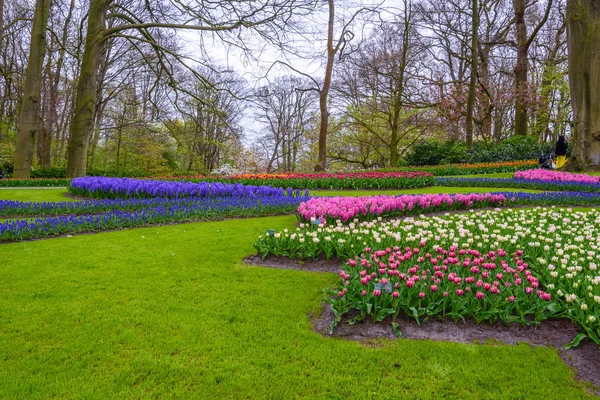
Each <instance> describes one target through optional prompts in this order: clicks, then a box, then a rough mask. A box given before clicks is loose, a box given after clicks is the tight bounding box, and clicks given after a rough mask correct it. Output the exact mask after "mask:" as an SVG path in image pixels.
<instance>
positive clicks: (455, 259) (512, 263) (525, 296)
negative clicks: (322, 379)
mask: <svg viewBox="0 0 600 400" xmlns="http://www.w3.org/2000/svg"><path fill="white" fill-rule="evenodd" d="M522 255H523V252H522V251H521V250H517V251H516V252H515V254H514V257H510V256H508V255H507V253H506V251H504V250H503V249H497V250H496V251H489V252H486V253H482V252H480V251H479V250H473V249H460V250H459V249H458V247H457V246H450V248H449V249H447V250H446V249H444V248H442V247H436V248H435V249H434V252H432V253H425V252H421V251H420V248H417V247H416V248H412V249H411V248H410V247H406V248H404V249H400V247H398V246H395V247H393V248H390V247H388V248H386V249H382V250H372V249H371V248H366V249H365V250H364V252H363V253H362V254H361V255H360V256H356V257H355V258H354V259H351V260H349V261H348V262H347V263H346V264H345V266H344V270H342V271H341V272H340V274H339V275H340V277H341V278H342V281H341V282H340V284H339V285H338V287H337V289H335V290H334V291H331V292H329V293H330V295H331V296H330V297H329V298H328V302H329V303H330V304H331V308H332V310H333V312H334V314H335V316H336V318H335V320H334V321H333V324H332V325H331V328H330V329H333V328H334V327H335V325H337V324H338V323H339V322H340V321H341V319H342V317H343V316H344V315H345V314H347V313H349V312H350V311H354V312H356V313H357V315H356V317H355V318H353V319H352V320H351V321H350V323H351V324H353V323H356V322H358V321H362V320H365V319H366V318H367V317H368V316H370V317H371V318H372V319H373V320H374V321H376V322H377V321H382V320H383V319H384V318H386V317H388V316H391V318H392V321H393V322H392V323H393V327H394V328H395V329H396V330H397V328H398V325H397V324H396V323H395V320H396V318H398V317H399V316H400V317H404V318H410V319H415V320H416V322H417V323H420V321H423V320H426V319H428V318H430V317H435V318H453V319H455V320H458V319H462V320H464V319H465V318H472V319H474V320H475V322H477V323H480V322H483V321H486V322H490V323H494V322H496V321H501V322H503V323H505V324H506V323H511V322H517V323H521V324H530V323H539V322H541V321H543V320H545V319H547V318H549V317H551V316H554V315H557V314H558V313H559V310H560V307H558V305H557V304H556V303H554V302H552V301H551V300H552V295H551V294H550V293H547V292H545V291H544V290H543V289H542V288H541V286H540V284H539V280H538V278H536V277H535V276H534V275H533V274H532V272H531V271H530V270H529V268H528V267H529V265H528V264H527V263H526V262H524V261H523V260H522V258H521V256H522ZM397 333H398V334H400V332H397Z"/></svg>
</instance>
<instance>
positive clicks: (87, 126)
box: [67, 0, 112, 178]
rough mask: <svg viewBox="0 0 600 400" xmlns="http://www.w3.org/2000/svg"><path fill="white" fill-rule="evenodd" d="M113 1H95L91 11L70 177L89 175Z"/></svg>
mask: <svg viewBox="0 0 600 400" xmlns="http://www.w3.org/2000/svg"><path fill="white" fill-rule="evenodd" d="M111 1H112V0H92V1H91V2H90V8H89V12H88V27H87V34H86V38H85V49H84V51H83V57H82V60H81V71H80V73H79V80H78V82H77V93H76V98H75V113H74V115H73V119H72V120H71V127H70V137H69V148H68V151H67V154H68V161H67V177H69V178H76V177H79V176H85V174H86V168H87V155H88V147H89V144H90V140H91V137H92V133H93V132H94V114H95V110H96V103H97V98H96V97H97V95H96V93H97V91H96V88H97V86H98V66H99V63H100V56H101V54H102V45H103V43H104V40H103V39H104V38H103V34H104V31H105V30H106V24H105V15H106V11H107V9H108V6H109V5H110V3H111Z"/></svg>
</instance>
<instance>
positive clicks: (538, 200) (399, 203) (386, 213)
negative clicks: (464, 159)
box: [298, 192, 600, 222]
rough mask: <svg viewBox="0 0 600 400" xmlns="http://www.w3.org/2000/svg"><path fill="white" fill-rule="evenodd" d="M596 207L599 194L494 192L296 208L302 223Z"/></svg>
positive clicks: (319, 201)
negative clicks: (515, 208)
mask: <svg viewBox="0 0 600 400" xmlns="http://www.w3.org/2000/svg"><path fill="white" fill-rule="evenodd" d="M531 205H535V206H553V205H554V206H558V205H564V206H599V205H600V193H588V192H542V193H522V192H497V193H472V194H424V195H402V196H386V195H381V196H371V197H330V198H327V197H320V198H316V197H313V198H312V199H310V200H308V201H306V202H303V203H301V204H300V206H299V207H298V219H300V220H301V221H305V222H306V221H309V220H312V221H314V220H316V219H319V220H322V221H329V222H333V221H336V220H341V221H344V222H345V221H349V220H351V219H354V218H357V219H359V220H361V221H362V220H370V219H373V218H376V217H386V218H387V217H395V216H404V215H415V214H421V213H426V212H427V213H430V212H441V211H451V210H468V209H471V208H485V207H505V206H511V207H512V206H531Z"/></svg>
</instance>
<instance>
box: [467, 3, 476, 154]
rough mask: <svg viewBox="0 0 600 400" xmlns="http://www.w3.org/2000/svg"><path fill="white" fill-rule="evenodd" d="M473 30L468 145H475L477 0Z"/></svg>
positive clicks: (468, 102)
mask: <svg viewBox="0 0 600 400" xmlns="http://www.w3.org/2000/svg"><path fill="white" fill-rule="evenodd" d="M471 12H472V14H473V15H472V21H473V22H472V28H473V29H472V32H471V79H470V80H469V95H468V97H467V116H466V120H465V131H466V134H467V146H468V147H469V148H470V147H471V146H473V109H474V107H475V96H476V94H477V92H476V88H477V61H478V60H479V56H478V48H479V44H478V39H479V5H478V4H477V0H472V2H471Z"/></svg>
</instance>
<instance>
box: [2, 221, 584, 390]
mask: <svg viewBox="0 0 600 400" xmlns="http://www.w3.org/2000/svg"><path fill="white" fill-rule="evenodd" d="M294 223H295V218H294V217H276V218H260V219H244V220H229V221H221V222H207V223H195V224H182V225H172V226H166V227H154V228H143V229H135V230H126V231H118V232H107V233H102V234H94V235H81V236H76V237H72V238H57V239H50V240H41V241H34V242H25V243H13V244H4V245H0V259H2V260H3V262H2V263H1V264H0V281H1V282H2V283H3V285H2V289H1V290H0V354H1V358H0V359H1V360H2V361H1V363H0V398H53V397H59V398H73V397H76V398H150V397H153V398H294V397H303V398H375V397H377V398H443V397H451V398H461V399H462V398H474V399H475V398H477V399H480V398H510V399H514V398H528V399H529V398H568V399H575V398H585V397H587V395H586V392H585V389H584V388H583V386H582V385H581V384H578V383H575V382H574V380H573V378H572V376H573V374H572V372H571V371H570V370H569V368H568V367H566V366H565V365H564V364H563V363H562V361H561V360H560V359H559V357H558V355H557V353H556V351H554V350H552V349H549V348H530V347H529V345H527V344H523V345H519V346H503V345H497V344H489V345H465V344H456V343H444V342H431V341H411V340H402V339H399V340H397V341H385V340H382V341H378V342H375V343H371V344H360V343H356V342H350V341H345V340H341V339H332V338H323V337H321V336H319V335H318V334H316V333H314V332H312V331H311V329H310V320H309V318H308V316H307V314H308V313H311V312H312V313H314V312H318V310H319V309H320V302H321V298H322V289H323V288H325V287H327V286H328V285H331V284H332V283H333V282H334V280H335V279H336V276H335V275H333V274H321V273H308V272H297V271H282V270H274V269H267V268H261V267H249V266H245V265H244V264H243V263H241V260H242V259H243V258H244V257H245V256H247V255H248V254H251V253H252V252H253V249H252V243H253V241H254V240H255V238H256V237H257V235H258V234H260V233H261V232H264V231H265V230H266V229H269V228H279V229H281V228H284V227H288V228H292V227H293V226H294Z"/></svg>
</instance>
